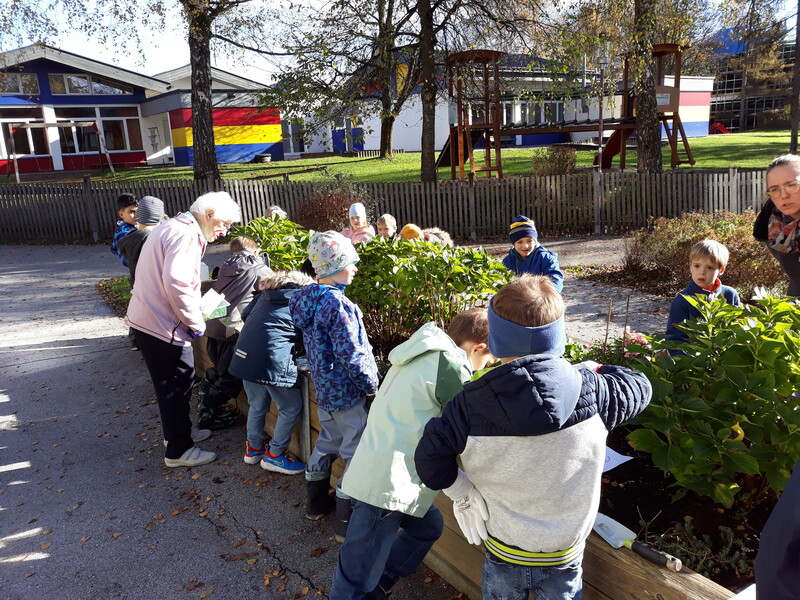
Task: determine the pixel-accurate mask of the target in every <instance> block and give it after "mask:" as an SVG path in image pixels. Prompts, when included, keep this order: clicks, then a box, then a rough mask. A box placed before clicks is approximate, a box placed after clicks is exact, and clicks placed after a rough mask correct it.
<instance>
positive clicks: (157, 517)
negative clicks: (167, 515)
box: [153, 515, 164, 519]
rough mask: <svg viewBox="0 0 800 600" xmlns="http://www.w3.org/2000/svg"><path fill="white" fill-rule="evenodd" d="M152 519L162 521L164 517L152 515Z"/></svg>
mask: <svg viewBox="0 0 800 600" xmlns="http://www.w3.org/2000/svg"><path fill="white" fill-rule="evenodd" d="M153 518H154V519H163V518H164V515H153Z"/></svg>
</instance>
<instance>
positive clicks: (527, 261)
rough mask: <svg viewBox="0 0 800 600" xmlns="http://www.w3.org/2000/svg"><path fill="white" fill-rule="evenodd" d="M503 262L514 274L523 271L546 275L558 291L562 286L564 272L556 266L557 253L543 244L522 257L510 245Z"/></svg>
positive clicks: (520, 273)
mask: <svg viewBox="0 0 800 600" xmlns="http://www.w3.org/2000/svg"><path fill="white" fill-rule="evenodd" d="M503 264H504V265H505V266H506V268H507V269H508V270H509V271H513V272H514V274H516V275H522V274H523V273H530V274H531V275H547V276H548V277H549V278H550V280H551V281H552V282H553V284H554V285H555V286H556V289H557V290H558V291H559V292H560V291H561V290H562V289H563V287H564V274H563V273H562V272H561V268H560V267H559V266H558V255H557V254H556V253H555V252H550V250H548V249H547V248H545V247H544V246H541V245H538V246H536V248H534V249H533V252H531V253H530V254H528V256H526V257H525V258H522V256H520V254H519V252H517V250H516V248H514V247H512V248H511V249H510V250H509V251H508V255H507V256H506V257H505V258H504V259H503Z"/></svg>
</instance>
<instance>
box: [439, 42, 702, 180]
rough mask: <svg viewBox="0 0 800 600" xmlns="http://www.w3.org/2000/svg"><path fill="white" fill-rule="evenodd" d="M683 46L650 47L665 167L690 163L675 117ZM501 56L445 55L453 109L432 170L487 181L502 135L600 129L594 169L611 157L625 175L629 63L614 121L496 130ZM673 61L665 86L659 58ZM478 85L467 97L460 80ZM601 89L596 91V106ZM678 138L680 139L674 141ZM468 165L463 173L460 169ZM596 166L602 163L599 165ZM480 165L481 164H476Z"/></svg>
mask: <svg viewBox="0 0 800 600" xmlns="http://www.w3.org/2000/svg"><path fill="white" fill-rule="evenodd" d="M687 48H688V46H680V45H679V44H657V45H655V46H653V57H654V58H655V61H656V102H657V105H658V119H659V122H660V124H661V125H662V126H663V128H664V132H665V134H666V138H667V140H668V142H669V145H670V151H671V152H670V153H671V160H670V164H671V167H672V168H673V169H674V168H675V167H677V166H678V165H679V164H683V163H687V162H688V163H689V164H691V165H694V164H695V161H694V158H693V157H692V151H691V148H690V147H689V141H688V139H687V137H686V132H685V131H684V128H683V124H682V122H681V118H680V115H679V114H678V111H679V108H680V74H681V58H682V56H681V55H682V52H683V51H684V50H686V49H687ZM504 54H505V53H503V52H499V51H496V50H469V51H465V52H457V53H455V54H451V55H449V56H448V57H447V58H446V59H445V65H446V68H447V81H448V94H449V97H450V101H451V103H452V104H453V105H454V106H455V111H456V118H455V122H454V123H451V125H450V137H449V139H448V140H447V142H446V143H445V146H444V148H442V151H441V153H440V154H439V158H438V160H437V166H450V170H451V177H452V179H461V180H463V179H466V177H467V175H468V176H469V177H475V176H477V175H479V174H480V173H486V176H487V177H496V178H501V177H502V176H503V163H502V144H501V138H502V136H504V135H505V136H508V135H528V134H547V133H573V132H596V131H598V130H599V129H600V127H601V124H602V128H603V129H606V130H611V131H612V134H611V136H610V137H609V139H608V141H606V142H605V143H604V144H603V140H599V141H600V143H601V144H603V151H602V154H600V155H598V156H596V157H595V166H599V167H600V168H601V169H610V168H611V166H612V161H613V158H614V156H616V155H617V154H619V168H620V169H621V170H625V151H626V145H627V142H628V140H629V138H630V137H631V136H632V135H633V134H634V133H635V132H636V117H635V96H634V93H633V90H632V89H631V87H630V84H629V72H630V70H629V60H628V57H627V56H626V57H625V58H624V62H623V75H622V88H621V89H620V90H618V91H616V92H615V94H617V95H620V96H621V97H622V98H621V106H620V116H619V117H618V118H609V119H602V120H590V119H587V120H584V121H566V122H562V123H559V124H550V123H547V124H542V125H531V124H529V123H522V124H520V125H502V120H501V112H500V110H501V91H500V90H501V78H500V59H501V57H502V56H504ZM669 56H674V61H675V73H674V82H673V85H670V86H667V85H665V84H664V82H665V73H664V59H665V58H667V57H669ZM467 80H470V81H478V82H479V85H478V87H479V93H478V94H476V95H475V96H472V97H470V96H469V95H468V93H467V89H466V87H467V86H466V84H465V81H467ZM604 98H605V90H602V91H601V99H600V101H601V103H602V102H603V101H604ZM476 107H477V108H478V109H479V112H480V113H482V115H483V118H481V119H471V118H470V109H471V108H473V109H474V108H476ZM679 136H680V140H679ZM679 141H680V142H682V143H683V147H684V151H685V153H686V160H683V159H681V157H680V154H679V150H678V143H679ZM480 142H483V147H482V148H481V149H479V151H480V152H481V153H482V154H483V160H482V161H481V160H476V157H475V152H476V146H477V145H478V144H479V143H480ZM467 161H469V171H468V172H467V170H466V168H465V165H466V162H467ZM600 161H602V163H600ZM478 163H481V164H478Z"/></svg>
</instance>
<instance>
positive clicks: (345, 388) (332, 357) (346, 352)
mask: <svg viewBox="0 0 800 600" xmlns="http://www.w3.org/2000/svg"><path fill="white" fill-rule="evenodd" d="M289 308H290V310H291V313H292V319H293V320H294V323H295V325H297V326H298V327H299V328H300V329H302V330H303V341H304V342H305V347H306V353H307V355H308V368H309V371H311V380H312V381H313V383H314V392H315V393H316V397H317V403H318V404H319V407H320V408H321V409H323V410H327V411H328V412H333V411H337V410H344V409H346V408H350V407H351V406H354V405H355V404H356V403H358V402H359V401H361V400H362V399H363V398H364V397H365V396H367V395H368V394H374V393H375V392H376V391H377V389H378V367H377V365H376V364H375V357H374V356H373V355H372V346H370V343H369V340H367V333H366V331H365V329H364V322H363V320H362V317H361V309H360V308H358V306H356V305H355V304H353V303H352V302H351V301H350V300H348V299H347V297H346V296H345V295H344V292H343V291H342V290H341V289H340V288H339V287H335V286H332V285H326V284H313V285H309V286H307V287H305V288H303V289H302V290H300V291H298V292H297V293H296V294H294V295H293V296H292V297H291V299H290V300H289Z"/></svg>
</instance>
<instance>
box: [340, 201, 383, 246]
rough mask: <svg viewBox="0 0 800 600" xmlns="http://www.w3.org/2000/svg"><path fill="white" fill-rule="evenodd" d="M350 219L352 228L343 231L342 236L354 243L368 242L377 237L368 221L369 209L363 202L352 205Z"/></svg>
mask: <svg viewBox="0 0 800 600" xmlns="http://www.w3.org/2000/svg"><path fill="white" fill-rule="evenodd" d="M347 215H348V218H349V219H350V227H347V228H345V229H343V230H342V235H343V236H344V237H346V238H347V239H348V240H350V241H351V242H353V243H354V244H355V243H356V242H368V241H370V240H371V239H372V238H374V237H375V229H374V228H373V227H372V225H370V224H369V220H368V219H367V209H366V208H364V205H363V204H361V202H355V203H353V204H351V205H350V210H349V211H348V213H347Z"/></svg>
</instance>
